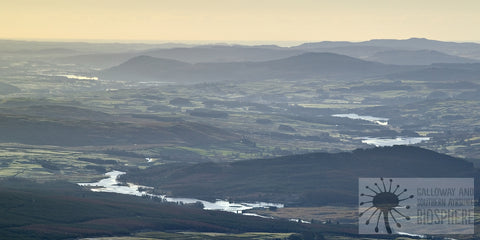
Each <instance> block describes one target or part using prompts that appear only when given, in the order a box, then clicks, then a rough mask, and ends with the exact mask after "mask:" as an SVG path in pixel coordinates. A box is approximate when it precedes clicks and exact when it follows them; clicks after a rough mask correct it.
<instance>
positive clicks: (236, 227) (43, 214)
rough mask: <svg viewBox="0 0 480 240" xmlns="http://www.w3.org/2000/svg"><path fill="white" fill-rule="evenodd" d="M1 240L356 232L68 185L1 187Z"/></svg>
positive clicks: (11, 183) (16, 182)
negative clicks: (143, 233) (148, 234)
mask: <svg viewBox="0 0 480 240" xmlns="http://www.w3.org/2000/svg"><path fill="white" fill-rule="evenodd" d="M0 212H1V213H2V214H1V218H0V236H1V237H0V238H1V239H76V238H83V237H94V236H114V235H115V236H118V235H129V234H131V233H134V232H137V231H141V230H151V231H198V232H248V231H251V232H287V233H288V232H305V231H309V232H325V231H331V232H336V231H342V232H343V233H354V232H355V228H352V227H351V226H342V227H341V228H340V227H338V226H337V227H335V226H322V225H318V226H314V225H304V224H299V223H293V222H288V221H281V220H272V219H263V218H258V217H251V216H250V217H249V216H243V215H237V214H233V213H226V212H216V211H205V210H201V209H197V208H192V207H186V206H177V205H174V204H167V203H161V202H156V201H152V200H147V199H142V198H139V197H133V196H127V195H118V194H107V193H93V192H87V191H84V190H82V189H80V188H79V187H78V186H76V185H73V184H69V183H64V182H53V183H52V182H50V183H46V184H38V183H34V182H30V181H27V180H21V179H16V178H12V179H7V180H3V181H0Z"/></svg>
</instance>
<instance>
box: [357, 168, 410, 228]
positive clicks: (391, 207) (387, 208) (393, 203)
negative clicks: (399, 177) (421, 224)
mask: <svg viewBox="0 0 480 240" xmlns="http://www.w3.org/2000/svg"><path fill="white" fill-rule="evenodd" d="M380 180H381V182H382V186H383V189H382V187H381V186H379V184H377V183H376V182H375V183H374V187H370V186H366V187H365V188H366V189H367V190H369V191H370V192H371V193H370V192H369V193H368V194H365V193H361V194H360V196H361V197H370V198H372V199H371V200H370V201H366V202H360V206H364V205H367V204H371V206H369V207H368V208H367V209H365V210H364V211H362V212H361V213H359V217H362V216H364V215H365V214H370V216H369V217H368V219H367V220H366V221H365V225H369V224H370V222H371V220H372V219H373V220H375V219H376V220H377V223H376V226H375V232H376V233H378V232H379V228H378V225H379V223H380V218H382V216H383V222H384V225H385V230H386V231H387V233H388V234H392V227H391V226H390V217H391V218H392V220H393V221H394V222H395V224H396V226H397V227H398V228H401V227H402V225H401V224H400V223H399V222H398V221H397V218H396V217H395V215H394V213H395V214H396V215H397V217H403V218H405V219H406V220H410V217H409V216H407V215H405V214H403V213H401V212H400V211H399V210H397V209H401V208H406V209H410V206H408V205H407V206H400V204H401V202H403V201H405V200H408V199H411V198H414V196H413V195H410V196H408V197H405V196H407V194H406V192H407V189H406V188H405V189H403V190H400V185H396V187H395V189H392V185H393V180H392V179H390V180H389V186H388V189H387V186H386V185H385V181H384V179H383V178H380ZM397 192H398V193H397ZM367 206H368V205H367ZM370 212H371V213H370ZM367 216H368V215H367ZM361 224H363V223H361Z"/></svg>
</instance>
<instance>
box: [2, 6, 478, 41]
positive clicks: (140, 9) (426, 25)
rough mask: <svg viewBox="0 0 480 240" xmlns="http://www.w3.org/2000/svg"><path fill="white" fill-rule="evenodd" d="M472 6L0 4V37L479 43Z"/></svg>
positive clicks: (476, 18) (474, 12)
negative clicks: (422, 39)
mask: <svg viewBox="0 0 480 240" xmlns="http://www.w3.org/2000/svg"><path fill="white" fill-rule="evenodd" d="M478 13H480V1H479V0H328V1H327V0H0V38H1V39H29V40H66V41H71V40H115V41H130V42H142V41H143V42H145V41H157V42H162V41H165V42H174V41H180V42H188V41H212V42H242V41H256V42H282V41H284V42H312V41H365V40H370V39H407V38H411V37H422V38H428V39H435V40H442V41H461V42H465V41H475V42H480V31H478V26H480V14H478Z"/></svg>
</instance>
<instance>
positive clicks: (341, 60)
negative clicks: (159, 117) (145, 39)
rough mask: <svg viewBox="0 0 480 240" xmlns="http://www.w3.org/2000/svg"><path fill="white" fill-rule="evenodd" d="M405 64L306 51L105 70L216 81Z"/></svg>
mask: <svg viewBox="0 0 480 240" xmlns="http://www.w3.org/2000/svg"><path fill="white" fill-rule="evenodd" d="M402 70H404V68H403V67H399V66H393V65H385V64H381V63H376V62H369V61H365V60H361V59H356V58H352V57H348V56H345V55H339V54H334V53H303V54H301V55H297V56H292V57H288V58H283V59H279V60H271V61H264V62H229V63H196V64H188V63H185V62H178V61H176V60H169V59H158V58H153V57H149V56H139V57H135V58H132V59H130V60H128V61H127V62H125V63H122V64H120V65H118V66H116V67H112V68H109V69H106V70H104V71H102V72H101V76H102V77H103V78H105V79H112V80H129V81H140V80H149V81H154V80H155V81H167V82H184V83H185V82H215V81H229V80H243V81H247V80H263V79H273V78H280V79H282V78H288V79H304V78H312V77H315V78H326V77H329V78H337V79H347V80H348V79H361V78H365V77H374V76H378V75H384V74H390V73H396V72H400V71H402Z"/></svg>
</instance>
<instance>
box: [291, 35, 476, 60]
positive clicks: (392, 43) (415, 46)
mask: <svg viewBox="0 0 480 240" xmlns="http://www.w3.org/2000/svg"><path fill="white" fill-rule="evenodd" d="M347 47H357V48H363V47H370V48H371V47H376V48H379V49H382V50H380V51H385V50H388V49H389V50H434V51H438V52H443V53H446V54H449V55H453V56H458V57H464V58H471V59H476V60H480V44H478V43H471V42H467V43H457V42H443V41H436V40H429V39H426V38H410V39H403V40H397V39H373V40H369V41H364V42H345V41H344V42H331V41H325V42H314V43H304V44H301V45H299V46H296V47H294V48H295V49H302V50H307V51H321V52H323V51H328V50H326V49H333V48H336V49H342V48H347Z"/></svg>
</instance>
